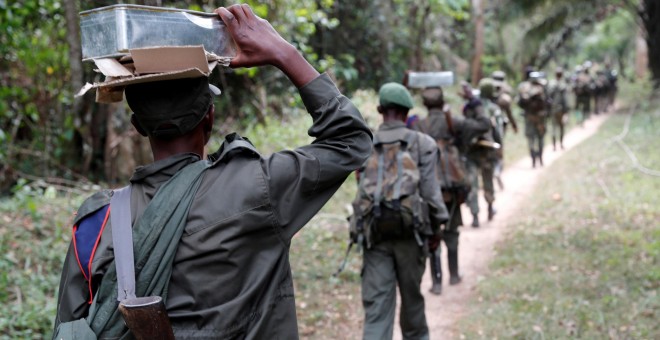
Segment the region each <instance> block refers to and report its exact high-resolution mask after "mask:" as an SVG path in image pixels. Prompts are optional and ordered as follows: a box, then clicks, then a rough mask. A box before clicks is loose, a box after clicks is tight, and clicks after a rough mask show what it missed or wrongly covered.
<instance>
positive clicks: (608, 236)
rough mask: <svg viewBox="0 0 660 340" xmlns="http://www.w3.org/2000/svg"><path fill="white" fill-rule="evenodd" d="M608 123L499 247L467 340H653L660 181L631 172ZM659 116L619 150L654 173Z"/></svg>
mask: <svg viewBox="0 0 660 340" xmlns="http://www.w3.org/2000/svg"><path fill="white" fill-rule="evenodd" d="M626 119H627V116H626V115H623V114H617V115H615V116H613V117H611V118H610V119H609V120H608V121H607V122H606V123H605V125H604V126H603V127H602V128H601V130H600V131H599V132H598V133H597V134H596V135H595V136H593V137H592V138H590V139H589V140H587V141H586V142H585V143H583V144H581V145H579V146H577V147H576V148H575V149H573V150H571V151H569V152H567V154H566V155H565V156H564V157H562V158H561V159H560V160H558V161H557V162H555V163H554V164H553V165H552V166H551V167H550V168H549V169H547V171H546V172H545V174H544V175H543V177H542V178H541V180H540V183H542V184H540V186H539V187H537V189H536V190H535V191H534V193H533V194H532V197H535V200H533V201H531V202H530V203H529V204H530V207H529V209H528V210H527V212H528V213H526V214H525V215H524V216H520V217H519V218H517V219H516V220H515V221H513V223H512V226H511V227H510V228H509V229H508V230H509V231H510V234H509V235H508V237H507V239H506V240H505V241H503V242H501V244H500V245H499V247H498V250H497V254H498V255H497V257H496V258H495V259H494V261H493V262H492V265H491V271H490V273H489V275H488V277H487V278H486V279H485V280H483V281H482V282H481V283H480V284H479V285H478V291H477V295H478V297H477V299H476V300H477V301H473V302H472V303H471V304H470V311H471V312H470V313H469V315H468V316H467V317H466V318H464V321H463V322H461V324H460V329H461V333H462V336H461V338H467V339H492V338H506V339H508V338H515V339H557V338H584V339H603V338H610V339H657V338H659V337H660V326H659V324H658V322H657V320H658V317H660V298H659V297H658V288H660V269H659V268H660V228H659V227H660V225H659V224H658V223H659V222H658V221H660V209H659V208H658V206H657V202H659V201H660V178H658V177H655V176H649V175H645V174H642V173H640V172H638V171H637V170H636V169H634V168H633V167H632V165H631V161H630V159H629V157H628V156H627V155H626V154H625V153H624V152H623V151H622V149H621V148H620V147H619V146H618V145H617V144H616V143H615V142H614V141H613V138H614V137H615V136H617V135H619V134H620V133H621V131H622V127H623V126H624V125H625V120H626ZM659 125H660V115H658V114H657V113H655V112H651V111H641V112H637V113H636V114H635V115H634V116H633V117H632V120H631V124H630V130H629V133H628V134H627V135H626V137H625V138H624V142H625V143H626V144H627V145H628V146H629V147H630V148H631V149H632V150H633V151H634V153H635V155H636V156H637V157H638V159H639V160H640V162H641V163H642V164H643V165H644V166H646V167H649V168H652V169H656V170H658V169H660V154H659V153H658V152H657V142H658V136H659V135H658V133H657V131H658V130H657V129H658V126H659Z"/></svg>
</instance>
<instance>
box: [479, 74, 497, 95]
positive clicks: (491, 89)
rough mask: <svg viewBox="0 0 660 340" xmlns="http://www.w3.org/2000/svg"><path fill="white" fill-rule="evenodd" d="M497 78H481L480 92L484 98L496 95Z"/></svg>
mask: <svg viewBox="0 0 660 340" xmlns="http://www.w3.org/2000/svg"><path fill="white" fill-rule="evenodd" d="M495 85H496V80H494V79H492V78H483V79H481V80H479V93H480V96H481V97H482V98H487V99H493V98H494V97H495Z"/></svg>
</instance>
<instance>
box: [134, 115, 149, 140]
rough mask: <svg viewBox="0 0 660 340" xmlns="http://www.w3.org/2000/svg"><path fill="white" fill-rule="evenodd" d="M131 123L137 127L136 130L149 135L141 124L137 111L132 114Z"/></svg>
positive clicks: (145, 135) (143, 134)
mask: <svg viewBox="0 0 660 340" xmlns="http://www.w3.org/2000/svg"><path fill="white" fill-rule="evenodd" d="M131 124H133V126H134V127H135V130H137V132H139V133H140V134H141V135H142V136H144V137H147V132H146V131H144V129H143V128H142V126H140V123H139V122H138V121H137V119H136V118H135V113H133V114H132V115H131Z"/></svg>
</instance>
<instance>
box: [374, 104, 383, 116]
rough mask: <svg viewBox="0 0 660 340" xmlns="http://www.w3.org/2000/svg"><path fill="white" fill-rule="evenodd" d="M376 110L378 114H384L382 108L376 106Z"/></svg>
mask: <svg viewBox="0 0 660 340" xmlns="http://www.w3.org/2000/svg"><path fill="white" fill-rule="evenodd" d="M376 110H378V113H380V114H383V113H385V110H383V107H382V106H380V105H378V107H376Z"/></svg>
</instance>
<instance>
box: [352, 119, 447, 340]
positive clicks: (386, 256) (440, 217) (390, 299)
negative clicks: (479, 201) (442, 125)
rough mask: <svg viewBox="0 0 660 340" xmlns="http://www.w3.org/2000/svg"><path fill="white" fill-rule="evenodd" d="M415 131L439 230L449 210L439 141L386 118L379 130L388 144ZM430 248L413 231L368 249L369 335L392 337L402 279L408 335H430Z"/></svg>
mask: <svg viewBox="0 0 660 340" xmlns="http://www.w3.org/2000/svg"><path fill="white" fill-rule="evenodd" d="M410 132H412V133H416V134H417V138H416V140H415V142H413V143H412V145H411V146H409V147H408V150H409V152H410V154H411V156H412V157H413V159H414V160H415V161H416V162H417V166H418V169H419V172H420V180H419V193H420V196H421V198H422V199H423V200H424V202H426V203H427V204H428V207H429V215H430V216H429V218H430V221H431V228H432V229H433V230H434V232H435V233H437V232H439V230H438V229H439V226H440V224H442V223H444V222H445V221H447V218H448V215H447V209H446V207H445V204H444V202H443V201H442V195H441V192H440V184H438V181H437V178H436V168H435V167H436V164H437V158H438V147H437V145H436V143H435V141H434V140H433V139H432V138H431V137H429V136H427V135H425V134H422V133H419V132H414V131H411V130H409V129H407V128H406V125H405V123H403V122H400V121H393V122H386V123H383V124H382V125H381V126H380V127H379V129H378V132H377V133H376V135H377V136H378V139H379V140H380V141H381V142H383V143H387V142H388V141H395V140H402V139H405V136H406V134H407V133H410ZM410 228H411V229H412V228H413V227H412V226H411V227H410ZM427 253H428V248H427V247H426V242H423V244H422V246H420V245H419V244H418V243H417V240H416V239H415V237H413V235H412V233H411V235H410V236H409V237H407V238H401V239H396V240H385V241H381V242H378V243H376V244H374V245H373V246H372V247H371V248H369V249H365V251H364V256H363V261H364V262H363V268H362V305H363V306H364V311H365V321H364V339H374V340H383V339H385V340H386V339H392V333H393V327H394V312H395V309H396V291H397V289H396V288H397V284H398V287H399V292H400V294H401V313H400V325H401V331H402V333H403V338H404V339H428V337H429V334H428V333H429V331H428V326H427V324H426V315H425V312H424V296H423V295H422V293H421V291H420V284H421V281H422V276H423V274H424V269H425V268H426V267H425V259H426V256H427Z"/></svg>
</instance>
